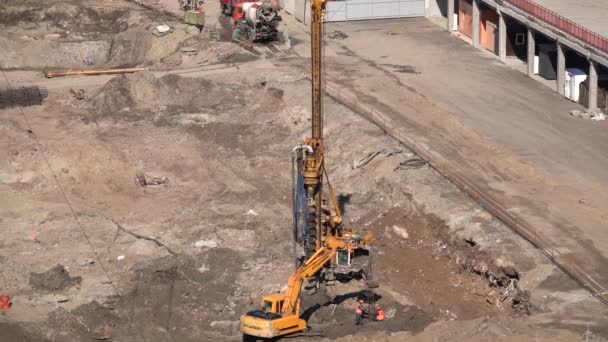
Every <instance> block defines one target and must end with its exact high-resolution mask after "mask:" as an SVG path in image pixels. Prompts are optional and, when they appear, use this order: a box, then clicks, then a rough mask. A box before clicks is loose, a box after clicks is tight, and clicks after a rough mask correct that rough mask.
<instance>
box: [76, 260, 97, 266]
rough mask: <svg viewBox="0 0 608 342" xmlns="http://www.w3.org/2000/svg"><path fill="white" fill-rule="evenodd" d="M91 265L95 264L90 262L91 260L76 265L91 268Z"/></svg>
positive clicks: (92, 261) (93, 261)
mask: <svg viewBox="0 0 608 342" xmlns="http://www.w3.org/2000/svg"><path fill="white" fill-rule="evenodd" d="M93 264H95V260H92V259H84V260H82V261H81V262H79V263H78V265H80V266H91V265H93Z"/></svg>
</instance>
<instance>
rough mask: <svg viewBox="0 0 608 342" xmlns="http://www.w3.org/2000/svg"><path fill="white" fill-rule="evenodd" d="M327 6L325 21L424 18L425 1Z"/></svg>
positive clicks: (347, 1)
mask: <svg viewBox="0 0 608 342" xmlns="http://www.w3.org/2000/svg"><path fill="white" fill-rule="evenodd" d="M325 6H326V7H325V10H326V14H325V21H346V20H363V19H380V18H401V17H423V16H424V0H343V1H328V2H327V3H326V5H325Z"/></svg>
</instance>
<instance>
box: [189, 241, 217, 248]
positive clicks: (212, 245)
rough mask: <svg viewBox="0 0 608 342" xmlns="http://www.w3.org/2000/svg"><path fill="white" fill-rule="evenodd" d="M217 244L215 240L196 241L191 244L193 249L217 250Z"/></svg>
mask: <svg viewBox="0 0 608 342" xmlns="http://www.w3.org/2000/svg"><path fill="white" fill-rule="evenodd" d="M217 246H218V243H217V241H215V240H198V241H196V242H195V243H193V244H192V247H194V248H217Z"/></svg>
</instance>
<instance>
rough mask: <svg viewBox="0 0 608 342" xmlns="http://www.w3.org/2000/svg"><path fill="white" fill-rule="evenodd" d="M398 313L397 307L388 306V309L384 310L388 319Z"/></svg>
mask: <svg viewBox="0 0 608 342" xmlns="http://www.w3.org/2000/svg"><path fill="white" fill-rule="evenodd" d="M396 314H397V309H395V308H388V309H386V311H384V318H385V319H386V320H389V319H391V318H393V317H395V315H396Z"/></svg>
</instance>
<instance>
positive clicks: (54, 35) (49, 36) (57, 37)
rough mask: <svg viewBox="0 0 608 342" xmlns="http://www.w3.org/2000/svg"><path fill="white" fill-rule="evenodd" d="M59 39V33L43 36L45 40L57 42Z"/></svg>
mask: <svg viewBox="0 0 608 342" xmlns="http://www.w3.org/2000/svg"><path fill="white" fill-rule="evenodd" d="M59 38H61V35H60V34H59V33H49V34H45V35H44V39H45V40H57V39H59Z"/></svg>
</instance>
